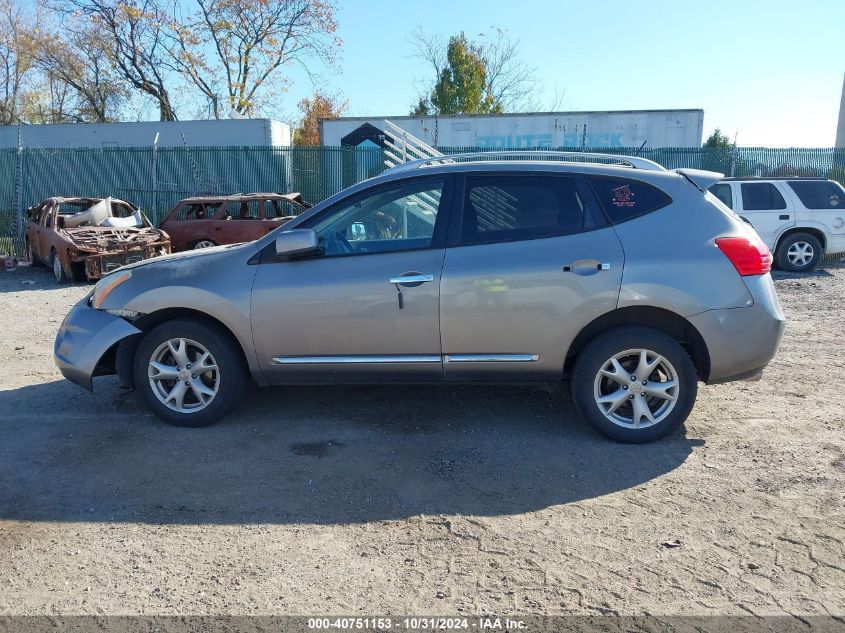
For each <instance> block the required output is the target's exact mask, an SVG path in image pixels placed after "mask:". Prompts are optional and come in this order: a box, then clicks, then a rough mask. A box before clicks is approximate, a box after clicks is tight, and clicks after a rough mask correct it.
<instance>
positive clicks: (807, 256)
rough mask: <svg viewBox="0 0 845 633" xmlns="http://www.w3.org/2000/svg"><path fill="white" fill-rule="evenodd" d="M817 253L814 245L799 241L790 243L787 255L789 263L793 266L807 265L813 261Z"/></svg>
mask: <svg viewBox="0 0 845 633" xmlns="http://www.w3.org/2000/svg"><path fill="white" fill-rule="evenodd" d="M815 254H816V252H815V250H814V249H813V245H812V244H810V243H808V242H803V241H798V242H795V243H794V244H792V245H790V247H789V250H788V251H786V257H787V259H788V260H789V263H790V264H792V265H793V266H798V267H802V266H806V265H807V264H809V263H810V261H812V259H813V256H814V255H815Z"/></svg>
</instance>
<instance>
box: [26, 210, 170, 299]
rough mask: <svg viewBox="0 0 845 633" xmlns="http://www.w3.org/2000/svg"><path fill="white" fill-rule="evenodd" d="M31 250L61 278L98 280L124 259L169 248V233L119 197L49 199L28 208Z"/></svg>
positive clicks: (36, 260)
mask: <svg viewBox="0 0 845 633" xmlns="http://www.w3.org/2000/svg"><path fill="white" fill-rule="evenodd" d="M28 216H29V220H28V221H27V224H26V249H27V254H28V255H29V260H30V262H32V264H33V265H37V264H46V265H48V266H50V268H51V269H52V270H53V275H54V276H55V277H56V281H58V282H60V283H61V282H65V281H69V280H71V279H72V280H74V281H84V280H88V279H90V280H95V279H99V278H100V277H102V276H103V275H106V274H108V273H110V272H111V271H113V270H115V269H117V268H120V267H121V266H123V265H125V264H131V263H133V262H137V261H140V260H142V259H149V258H151V257H156V256H158V255H166V254H168V253H169V252H170V238H169V237H168V235H167V233H165V232H164V231H162V230H160V229H157V228H155V227H154V226H153V225H152V224H151V223H150V221H149V220H148V219H147V218H146V217H145V216H144V214H143V213H141V211H140V209H138V208H137V207H136V206H134V205H132V204H130V203H128V202H125V201H123V200H118V199H116V198H47V199H46V200H44V201H43V202H41V203H40V204H37V205H35V206H34V207H30V208H29V209H28Z"/></svg>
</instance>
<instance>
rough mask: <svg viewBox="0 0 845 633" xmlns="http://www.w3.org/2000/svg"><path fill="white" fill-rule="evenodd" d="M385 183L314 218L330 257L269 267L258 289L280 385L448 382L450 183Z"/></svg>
mask: <svg viewBox="0 0 845 633" xmlns="http://www.w3.org/2000/svg"><path fill="white" fill-rule="evenodd" d="M449 182H450V180H449V179H447V178H443V177H434V178H429V177H423V178H411V179H409V180H407V181H400V182H392V183H388V184H384V185H375V186H373V187H371V188H370V189H367V190H365V191H364V192H361V193H359V194H354V195H353V196H351V197H350V198H347V199H346V200H343V201H341V202H339V203H337V204H336V205H333V206H332V207H330V208H328V209H326V210H324V212H322V213H320V214H319V215H317V216H315V217H314V218H312V219H311V220H310V221H309V224H308V226H307V227H302V228H311V229H313V230H314V231H315V232H316V233H317V236H318V239H319V241H320V244H321V253H320V254H316V255H314V256H311V257H308V258H306V259H294V260H292V261H285V262H267V263H263V264H261V266H260V267H259V271H258V273H257V276H256V279H255V285H254V287H253V292H252V322H253V337H254V340H255V347H256V349H257V350H258V354H259V362H260V364H261V367H262V370H263V371H264V372H265V375H266V376H267V378H268V380H270V381H272V382H297V381H309V382H370V381H390V380H423V381H432V380H434V381H436V380H442V379H443V363H442V359H441V349H440V323H439V319H440V313H439V297H440V274H441V271H442V269H443V257H444V253H445V251H444V248H443V247H444V243H443V242H444V240H443V236H444V235H445V223H446V222H448V219H449V214H448V212H447V211H448V209H449V200H450V193H449V192H450V186H449V185H448V183H449Z"/></svg>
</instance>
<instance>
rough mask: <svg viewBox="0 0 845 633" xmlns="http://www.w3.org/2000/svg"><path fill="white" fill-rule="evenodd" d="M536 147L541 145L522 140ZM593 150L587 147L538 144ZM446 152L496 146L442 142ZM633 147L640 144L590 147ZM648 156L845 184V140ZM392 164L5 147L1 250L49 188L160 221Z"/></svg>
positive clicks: (184, 151) (217, 151)
mask: <svg viewBox="0 0 845 633" xmlns="http://www.w3.org/2000/svg"><path fill="white" fill-rule="evenodd" d="M519 149H520V150H527V149H532V148H519ZM536 149H540V150H550V149H558V150H565V151H584V149H583V148H565V147H562V148H548V147H545V148H536ZM441 151H443V152H444V153H446V154H454V153H460V152H483V151H489V150H485V149H483V148H469V147H462V148H458V147H452V148H441ZM589 151H593V152H603V153H608V154H626V155H633V154H637V153H638V148H631V147H625V148H619V147H616V148H591V149H590V150H589ZM639 155H640V156H642V157H643V158H648V159H651V160H654V161H656V162H658V163H660V164H661V165H664V166H665V167H667V168H670V169H674V168H679V167H693V168H697V169H709V170H712V171H719V172H722V173H725V174H733V175H736V176H749V175H756V176H783V175H796V176H819V177H824V178H832V179H834V180H838V181H839V182H840V183H843V184H845V148H838V149H828V148H820V149H818V148H785V149H771V148H754V147H739V148H733V149H730V148H728V149H705V148H653V149H642V150H640V151H639ZM383 170H384V154H383V153H382V150H381V149H379V148H357V147H169V148H162V149H157V150H156V149H153V148H151V147H150V148H144V147H126V148H102V149H99V148H98V149H93V148H92V149H76V148H60V149H48V148H23V149H21V150H18V149H3V150H0V182H2V187H0V255H17V256H22V255H23V252H24V244H23V227H24V223H25V215H26V209H27V208H28V207H30V206H32V205H34V204H37V203H38V202H40V201H41V200H43V199H45V198H48V197H50V196H91V197H106V196H113V197H116V198H122V199H124V200H128V201H129V202H132V203H134V204H136V205H138V206H140V207H141V208H142V209H143V210H144V211H145V212H146V213H147V215H148V216H149V217H150V219H151V220H153V221H155V222H159V221H160V220H161V219H162V218H163V217H164V215H166V213H167V211H168V210H169V209H170V208H171V207H173V205H175V204H176V202H177V201H178V200H180V199H181V198H184V197H187V196H193V195H203V194H230V193H247V192H256V191H263V192H268V191H276V192H290V191H298V192H300V193H302V195H303V198H304V199H305V200H307V201H308V202H311V203H316V202H319V201H321V200H323V199H325V198H327V197H329V196H331V195H333V194H335V193H337V192H338V191H341V190H342V189H344V188H346V187H348V186H350V185H353V184H355V183H357V182H360V181H362V180H365V179H367V178H371V177H373V176H376V175H378V174H379V173H381V172H382V171H383Z"/></svg>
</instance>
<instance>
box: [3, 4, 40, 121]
mask: <svg viewBox="0 0 845 633" xmlns="http://www.w3.org/2000/svg"><path fill="white" fill-rule="evenodd" d="M37 29H38V16H37V15H34V14H31V13H29V12H26V11H24V10H22V9H21V8H20V7H18V6H17V4H16V3H15V2H14V0H0V91H2V94H0V124H9V123H18V122H20V121H21V120H22V118H23V117H24V116H25V115H24V106H25V102H26V101H28V100H29V98H30V95H29V94H28V90H29V88H30V85H31V80H32V79H33V75H34V73H35V71H34V60H33V54H32V53H33V49H34V45H35V42H36V38H35V37H34V35H35V33H37Z"/></svg>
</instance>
